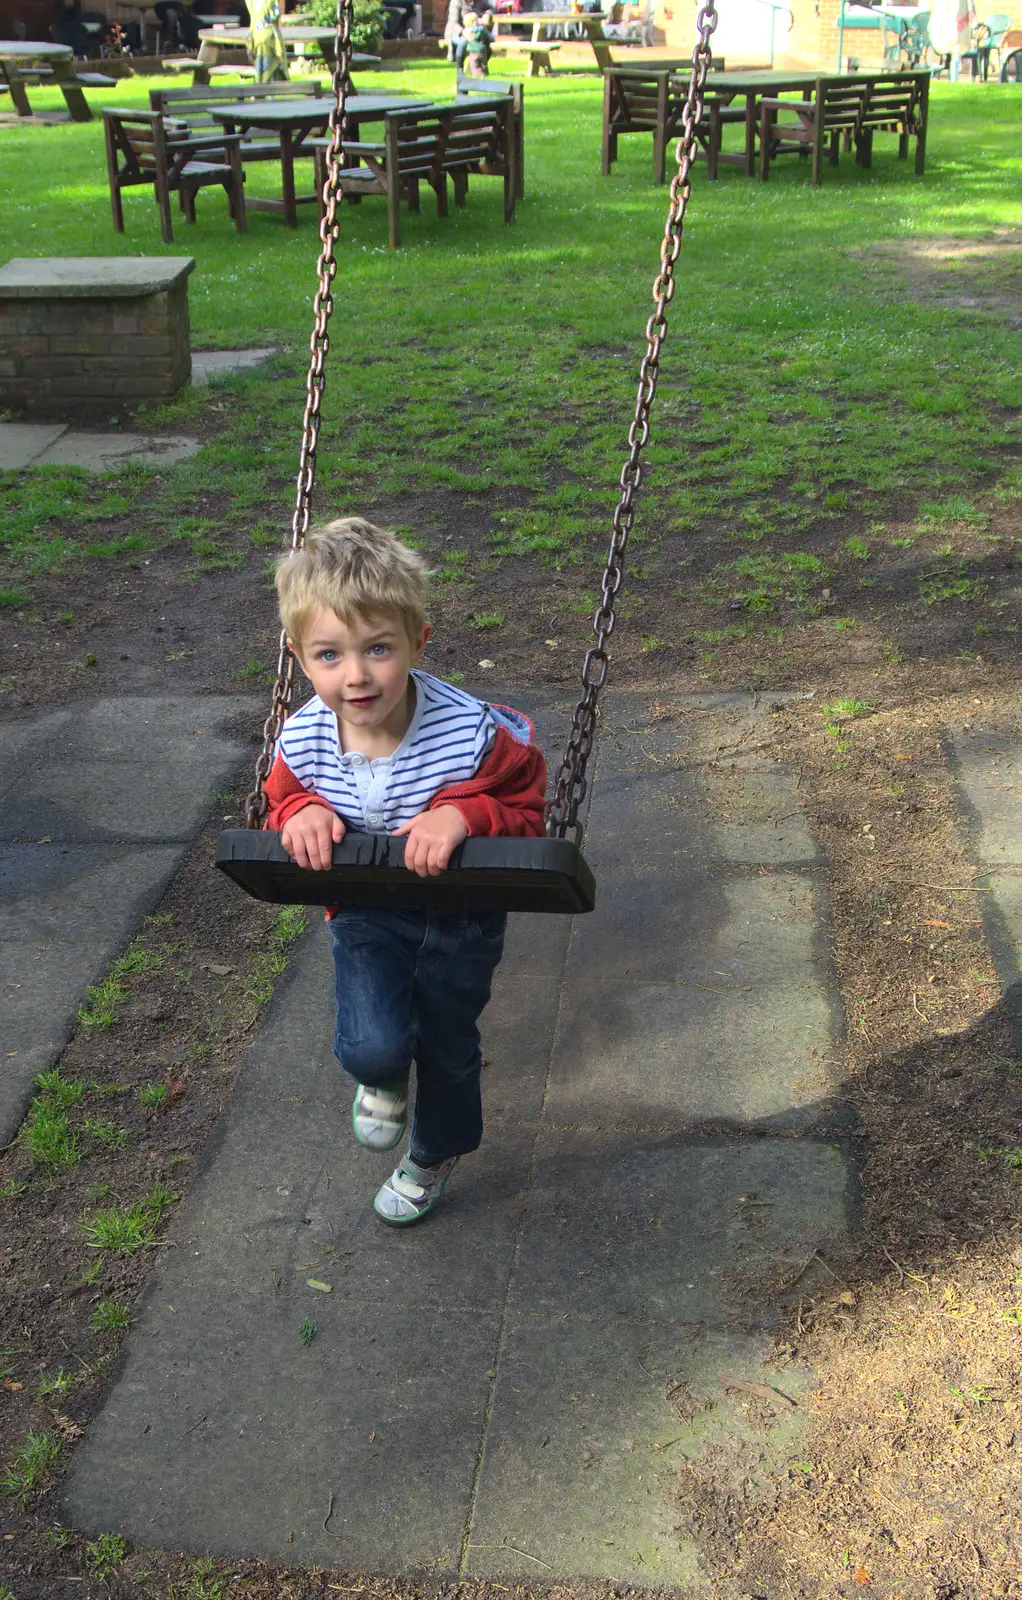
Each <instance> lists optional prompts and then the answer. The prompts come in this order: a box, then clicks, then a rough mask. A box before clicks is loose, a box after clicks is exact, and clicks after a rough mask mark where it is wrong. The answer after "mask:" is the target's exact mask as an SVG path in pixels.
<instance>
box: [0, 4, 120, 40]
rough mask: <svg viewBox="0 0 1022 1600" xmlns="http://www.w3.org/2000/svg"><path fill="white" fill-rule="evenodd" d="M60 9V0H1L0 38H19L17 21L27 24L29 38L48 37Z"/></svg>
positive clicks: (26, 35)
mask: <svg viewBox="0 0 1022 1600" xmlns="http://www.w3.org/2000/svg"><path fill="white" fill-rule="evenodd" d="M97 9H99V8H97ZM59 11H60V7H59V4H58V0H0V39H15V38H17V36H18V30H17V29H16V28H15V26H14V24H15V23H16V22H23V23H24V24H25V37H26V38H27V39H48V38H49V37H50V23H51V22H56V20H57V17H58V15H59Z"/></svg>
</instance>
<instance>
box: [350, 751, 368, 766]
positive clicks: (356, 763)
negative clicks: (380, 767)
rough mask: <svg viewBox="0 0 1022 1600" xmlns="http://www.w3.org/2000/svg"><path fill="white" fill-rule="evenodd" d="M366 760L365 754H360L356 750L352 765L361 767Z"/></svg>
mask: <svg viewBox="0 0 1022 1600" xmlns="http://www.w3.org/2000/svg"><path fill="white" fill-rule="evenodd" d="M364 762H365V756H360V755H359V754H358V752H357V751H356V753H355V754H354V755H353V756H352V758H351V764H352V766H353V767H361V766H362V765H363V764H364Z"/></svg>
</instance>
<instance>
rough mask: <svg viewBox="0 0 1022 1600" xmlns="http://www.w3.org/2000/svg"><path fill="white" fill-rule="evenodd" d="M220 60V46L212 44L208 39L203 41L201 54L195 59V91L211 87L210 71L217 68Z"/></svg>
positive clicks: (193, 86)
mask: <svg viewBox="0 0 1022 1600" xmlns="http://www.w3.org/2000/svg"><path fill="white" fill-rule="evenodd" d="M219 60H220V46H219V45H216V44H210V42H209V40H208V39H203V40H202V42H201V44H200V45H199V54H198V56H197V57H196V59H195V69H194V71H193V73H192V88H193V89H206V88H208V87H209V69H210V67H215V66H216V64H217V62H218V61H219Z"/></svg>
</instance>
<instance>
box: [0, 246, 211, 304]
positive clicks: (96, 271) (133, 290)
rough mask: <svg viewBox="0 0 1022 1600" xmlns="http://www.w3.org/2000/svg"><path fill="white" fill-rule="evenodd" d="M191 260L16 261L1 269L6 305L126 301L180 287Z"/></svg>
mask: <svg viewBox="0 0 1022 1600" xmlns="http://www.w3.org/2000/svg"><path fill="white" fill-rule="evenodd" d="M194 266H195V257H194V256H15V257H14V258H13V260H11V261H8V263H7V265H6V266H4V267H0V298H2V299H7V300H104V299H108V298H117V299H121V298H124V299H127V298H132V297H135V296H138V297H141V296H143V295H150V294H162V293H166V291H167V290H168V289H173V288H176V286H177V285H178V284H179V283H183V282H184V280H185V278H187V276H188V274H189V273H190V272H191V271H192V269H193V267H194Z"/></svg>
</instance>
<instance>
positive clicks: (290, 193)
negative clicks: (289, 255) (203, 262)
mask: <svg viewBox="0 0 1022 1600" xmlns="http://www.w3.org/2000/svg"><path fill="white" fill-rule="evenodd" d="M424 103H425V102H424V101H422V100H418V99H414V98H412V97H411V96H403V95H393V94H373V95H365V94H355V95H351V96H350V97H349V98H348V100H347V101H346V104H345V110H346V113H347V118H348V126H349V127H350V128H352V129H354V130H356V132H357V130H358V128H359V127H360V126H361V124H362V123H363V122H382V121H383V118H384V116H385V114H386V113H387V112H388V111H394V110H400V109H401V108H402V107H413V106H420V105H422V104H424ZM332 105H333V100H332V98H331V97H330V96H329V95H322V96H312V97H309V96H305V97H302V96H295V97H294V98H291V97H288V96H280V95H269V96H252V95H249V96H248V97H247V98H244V99H241V98H239V97H238V96H236V95H232V97H231V99H230V100H228V101H227V102H226V103H220V102H218V103H216V104H214V105H211V106H210V116H211V118H212V120H213V121H214V122H215V123H218V124H219V125H220V126H222V127H224V128H226V129H227V131H228V132H229V133H235V132H237V131H240V132H241V133H243V134H244V133H246V132H248V131H250V130H251V129H253V128H255V129H258V130H259V131H260V132H270V133H273V134H275V135H276V137H277V141H278V142H277V146H276V154H277V156H278V158H279V160H280V172H281V190H282V194H281V198H280V199H279V200H276V199H273V198H268V197H264V196H262V195H258V196H256V195H253V196H249V198H248V207H249V210H250V211H270V212H275V213H276V214H277V215H278V216H283V218H284V221H285V223H286V224H287V226H288V227H289V228H296V227H297V226H298V207H299V206H302V205H314V204H315V203H316V201H317V200H318V199H319V195H318V194H317V193H315V192H310V193H307V194H299V193H297V192H296V189H295V169H294V164H295V162H296V161H297V160H299V159H300V158H301V157H302V156H311V155H314V154H315V148H314V140H313V135H314V134H319V133H322V132H323V131H324V129H325V128H326V126H327V123H328V122H329V120H330V108H331V106H332Z"/></svg>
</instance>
